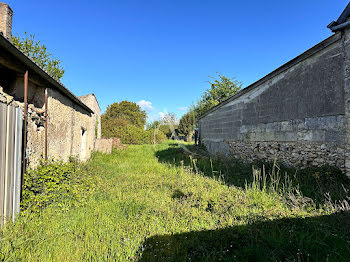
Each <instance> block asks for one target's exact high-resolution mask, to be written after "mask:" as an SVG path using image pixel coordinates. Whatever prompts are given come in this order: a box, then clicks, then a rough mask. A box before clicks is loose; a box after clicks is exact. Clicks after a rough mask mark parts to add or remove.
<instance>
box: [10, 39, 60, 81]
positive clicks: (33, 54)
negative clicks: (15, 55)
mask: <svg viewBox="0 0 350 262" xmlns="http://www.w3.org/2000/svg"><path fill="white" fill-rule="evenodd" d="M11 40H12V43H13V44H14V45H15V46H16V47H17V48H18V49H19V50H21V51H22V52H23V53H24V54H25V55H27V56H28V57H30V58H31V59H33V60H34V61H35V62H36V63H37V64H38V65H39V66H40V67H41V68H43V69H45V70H46V71H47V72H48V73H49V74H50V75H51V76H53V77H54V78H56V79H58V80H60V79H61V78H62V77H63V75H64V69H63V67H62V65H61V64H62V61H61V60H59V59H56V58H55V57H53V55H52V54H51V53H50V52H49V51H48V50H47V48H46V46H45V45H43V44H41V43H40V41H38V40H36V39H35V35H28V34H27V33H26V32H25V33H24V36H23V37H19V36H12V39H11Z"/></svg>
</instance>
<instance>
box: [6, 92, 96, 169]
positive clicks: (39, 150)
mask: <svg viewBox="0 0 350 262" xmlns="http://www.w3.org/2000/svg"><path fill="white" fill-rule="evenodd" d="M40 94H41V93H40ZM41 95H43V94H41ZM31 97H32V98H34V97H35V95H34V94H32V96H31ZM0 103H6V104H8V105H12V106H16V107H20V108H22V109H23V108H24V103H23V102H20V101H17V100H15V99H14V97H13V96H11V95H9V94H7V93H5V92H4V91H3V89H2V87H0ZM94 120H95V118H93V116H92V114H91V113H89V112H87V111H85V110H84V109H82V108H81V107H80V106H79V105H77V104H76V103H74V102H73V101H71V100H70V99H69V98H67V97H65V96H63V95H62V94H61V93H59V92H58V91H55V90H53V89H50V88H49V89H48V157H49V158H51V159H52V158H53V159H56V160H63V161H67V160H68V159H69V157H70V156H74V157H77V158H79V159H80V160H82V161H85V160H87V159H88V158H89V157H90V155H91V152H92V151H93V148H94V143H95V139H96V137H95V129H96V128H95V125H96V121H94ZM45 121H46V119H45V106H44V105H43V106H42V107H41V108H38V107H36V106H35V105H34V104H33V103H31V101H30V102H29V103H28V132H27V161H28V165H29V166H30V167H35V166H37V165H38V164H39V163H40V160H42V159H43V155H44V151H45V128H44V126H45ZM84 136H85V137H84Z"/></svg>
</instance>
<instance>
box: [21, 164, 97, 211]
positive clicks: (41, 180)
mask: <svg viewBox="0 0 350 262" xmlns="http://www.w3.org/2000/svg"><path fill="white" fill-rule="evenodd" d="M92 174H93V172H91V173H90V172H88V170H87V169H86V168H84V166H83V165H82V164H79V163H78V162H77V161H76V160H72V159H71V161H70V162H68V163H63V162H60V161H53V160H52V161H49V162H47V163H41V165H40V166H39V167H37V168H36V169H34V170H33V169H32V170H29V171H28V172H27V173H26V174H25V176H24V187H23V199H22V201H21V207H22V210H23V211H26V210H28V211H32V212H39V211H40V210H42V209H43V208H45V207H47V206H49V205H53V204H57V205H59V206H60V207H62V210H65V209H67V208H68V207H71V206H80V205H83V204H84V203H85V201H86V199H87V197H88V196H89V194H90V193H91V192H93V191H94V189H95V188H96V184H95V183H93V182H92V181H93V180H94V179H96V178H93V175H92Z"/></svg>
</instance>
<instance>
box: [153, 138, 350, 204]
mask: <svg viewBox="0 0 350 262" xmlns="http://www.w3.org/2000/svg"><path fill="white" fill-rule="evenodd" d="M184 146H185V147H186V148H187V149H188V151H189V152H191V153H188V152H186V151H185V150H184V149H182V148H181V147H180V146H179V144H176V143H172V144H171V145H170V146H169V147H168V148H167V149H164V150H160V151H157V152H156V157H157V158H158V160H159V162H161V163H170V164H172V165H175V166H192V167H193V168H194V166H193V161H191V158H192V159H195V165H196V168H197V169H198V170H199V171H201V173H203V174H204V175H205V176H209V177H217V178H218V177H220V179H222V180H223V181H224V182H225V183H226V184H227V185H234V186H237V187H242V188H244V187H245V184H246V183H248V184H249V183H251V182H252V181H253V175H252V168H253V167H255V168H258V169H262V168H263V166H264V168H265V170H266V173H271V170H272V168H273V163H269V162H261V161H260V162H254V163H246V162H243V161H239V160H235V159H233V158H228V157H214V158H210V157H209V154H208V153H207V151H206V150H205V148H203V147H200V146H195V145H184ZM279 168H280V171H279V174H280V176H281V181H283V180H284V177H285V176H286V175H287V176H288V177H289V178H290V179H291V183H292V186H293V187H296V186H297V185H298V187H299V190H300V191H301V192H302V194H303V195H304V196H306V197H309V198H311V199H313V201H314V202H315V203H316V204H320V203H323V202H324V200H325V193H329V194H330V196H331V198H332V200H343V199H345V198H346V196H347V195H348V194H347V192H346V190H347V189H350V179H349V178H348V177H347V176H346V175H345V174H344V173H342V172H341V171H340V170H339V169H337V168H334V167H330V166H324V167H320V168H314V167H310V168H306V169H301V170H298V169H295V168H292V167H287V166H284V165H282V164H279ZM343 187H344V188H345V190H344V188H343Z"/></svg>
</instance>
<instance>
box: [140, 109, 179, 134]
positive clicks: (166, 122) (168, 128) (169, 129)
mask: <svg viewBox="0 0 350 262" xmlns="http://www.w3.org/2000/svg"><path fill="white" fill-rule="evenodd" d="M177 127H178V120H177V118H176V115H175V114H174V113H168V114H166V115H165V116H163V117H162V119H160V120H155V121H153V122H152V123H149V124H147V126H146V129H159V130H160V131H161V132H162V133H164V134H165V135H166V137H167V138H168V139H169V138H171V137H172V136H173V135H174V133H175V132H176V129H177Z"/></svg>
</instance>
